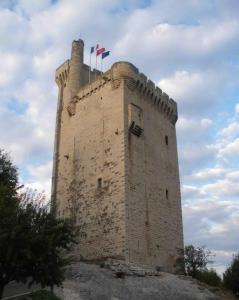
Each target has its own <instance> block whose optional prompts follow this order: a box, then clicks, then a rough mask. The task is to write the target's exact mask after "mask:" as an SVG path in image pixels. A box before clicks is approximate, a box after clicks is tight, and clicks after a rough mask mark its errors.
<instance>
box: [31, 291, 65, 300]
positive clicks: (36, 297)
mask: <svg viewBox="0 0 239 300" xmlns="http://www.w3.org/2000/svg"><path fill="white" fill-rule="evenodd" d="M31 299H32V300H60V298H58V297H57V296H56V295H54V294H53V293H52V292H49V291H44V290H42V291H37V292H35V293H33V294H32V295H31Z"/></svg>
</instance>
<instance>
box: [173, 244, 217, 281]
mask: <svg viewBox="0 0 239 300" xmlns="http://www.w3.org/2000/svg"><path fill="white" fill-rule="evenodd" d="M178 254H179V257H178V259H177V261H176V264H175V268H176V272H177V273H184V274H185V275H189V276H192V277H196V273H197V272H198V271H203V270H205V269H206V267H207V264H209V263H213V261H212V260H211V258H212V257H214V256H215V255H214V254H212V252H211V251H210V250H209V249H206V247H205V246H200V247H195V246H193V245H188V246H185V247H184V249H179V250H178Z"/></svg>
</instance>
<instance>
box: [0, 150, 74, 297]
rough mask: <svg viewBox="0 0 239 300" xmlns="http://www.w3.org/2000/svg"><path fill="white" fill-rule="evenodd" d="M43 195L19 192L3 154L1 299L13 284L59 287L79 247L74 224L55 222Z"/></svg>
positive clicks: (15, 176) (0, 181)
mask: <svg viewBox="0 0 239 300" xmlns="http://www.w3.org/2000/svg"><path fill="white" fill-rule="evenodd" d="M44 202H45V198H44V196H43V195H41V194H38V193H36V192H32V191H26V192H24V193H20V192H19V185H18V173H17V168H16V167H15V166H14V165H13V164H12V162H11V160H10V158H9V156H8V155H7V154H6V153H5V152H4V151H3V150H0V299H1V298H2V295H3V291H4V287H5V286H6V285H7V284H8V283H9V282H10V281H12V280H15V281H17V282H23V283H26V281H27V278H31V281H30V283H29V284H30V285H31V284H33V283H39V284H41V285H42V287H45V286H50V287H53V286H54V285H60V284H61V283H62V281H63V280H64V268H65V266H66V265H67V264H68V263H69V262H70V259H71V257H70V256H69V255H68V254H67V253H68V252H69V251H70V250H71V248H72V246H73V245H74V244H75V243H76V236H77V230H76V228H75V226H74V225H73V223H72V222H71V220H66V219H64V220H62V219H56V218H55V217H54V216H53V215H52V214H51V212H50V211H49V209H48V206H47V205H44Z"/></svg>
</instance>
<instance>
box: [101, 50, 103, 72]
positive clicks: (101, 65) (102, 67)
mask: <svg viewBox="0 0 239 300" xmlns="http://www.w3.org/2000/svg"><path fill="white" fill-rule="evenodd" d="M102 74H103V58H102V55H101V75H102Z"/></svg>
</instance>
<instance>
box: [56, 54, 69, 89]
mask: <svg viewBox="0 0 239 300" xmlns="http://www.w3.org/2000/svg"><path fill="white" fill-rule="evenodd" d="M69 72H70V61H69V59H68V60H67V61H65V62H64V63H63V64H62V65H60V67H58V68H57V69H56V75H55V80H56V83H57V85H58V86H59V87H60V86H65V85H66V82H67V79H68V76H69Z"/></svg>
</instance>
